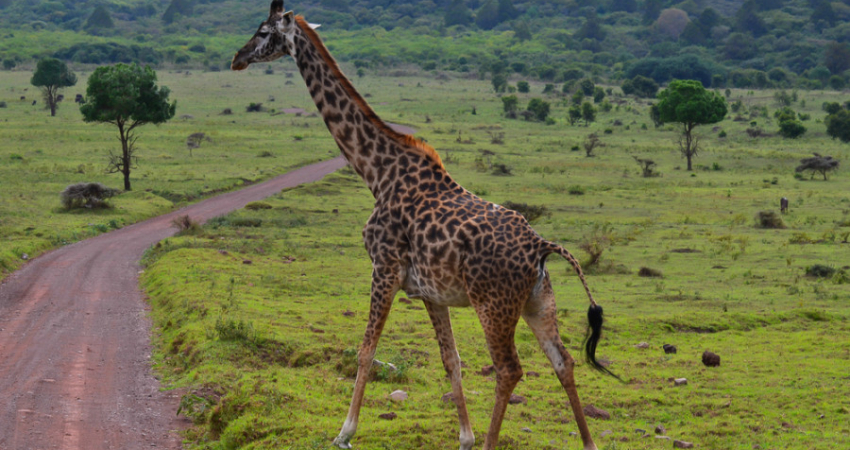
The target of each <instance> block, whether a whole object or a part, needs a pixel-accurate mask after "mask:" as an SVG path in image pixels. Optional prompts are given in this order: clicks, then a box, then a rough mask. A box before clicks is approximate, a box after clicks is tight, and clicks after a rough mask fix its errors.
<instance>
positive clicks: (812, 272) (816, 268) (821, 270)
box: [806, 264, 835, 278]
mask: <svg viewBox="0 0 850 450" xmlns="http://www.w3.org/2000/svg"><path fill="white" fill-rule="evenodd" d="M834 274H835V267H830V266H825V265H823V264H814V265H812V266H810V267H807V268H806V276H807V277H812V278H829V277H831V276H833V275H834Z"/></svg>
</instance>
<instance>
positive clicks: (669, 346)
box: [662, 344, 679, 355]
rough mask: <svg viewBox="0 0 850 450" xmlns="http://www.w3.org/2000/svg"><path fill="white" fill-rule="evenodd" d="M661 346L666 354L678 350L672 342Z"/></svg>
mask: <svg viewBox="0 0 850 450" xmlns="http://www.w3.org/2000/svg"><path fill="white" fill-rule="evenodd" d="M662 348H663V349H664V353H667V354H668V355H669V354H671V353H676V352H677V351H679V349H677V348H676V346H675V345H672V344H664V345H663V346H662Z"/></svg>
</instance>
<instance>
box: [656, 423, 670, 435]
mask: <svg viewBox="0 0 850 450" xmlns="http://www.w3.org/2000/svg"><path fill="white" fill-rule="evenodd" d="M666 432H667V429H666V428H664V425H658V426H657V427H655V434H664V433H666Z"/></svg>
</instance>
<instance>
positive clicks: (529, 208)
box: [502, 201, 549, 223]
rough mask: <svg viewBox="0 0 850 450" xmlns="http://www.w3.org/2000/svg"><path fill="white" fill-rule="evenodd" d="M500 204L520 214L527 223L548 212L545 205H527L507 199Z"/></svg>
mask: <svg viewBox="0 0 850 450" xmlns="http://www.w3.org/2000/svg"><path fill="white" fill-rule="evenodd" d="M502 206H504V207H505V208H508V209H512V210H514V211H516V212H518V213H520V214H522V216H523V217H525V220H527V221H528V222H529V223H531V222H534V221H535V220H537V219H539V218H541V217H543V216H546V215H548V214H549V208H547V207H546V205H529V204H526V203H514V202H511V201H507V202H505V203H503V204H502Z"/></svg>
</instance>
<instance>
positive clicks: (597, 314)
mask: <svg viewBox="0 0 850 450" xmlns="http://www.w3.org/2000/svg"><path fill="white" fill-rule="evenodd" d="M553 247H554V248H553V250H554V252H555V253H557V254H559V255H561V257H563V258H564V259H566V260H567V262H569V263H570V264H571V265H572V266H573V269H575V271H576V274H578V278H579V280H581V284H582V286H584V291H585V292H587V298H588V299H589V300H590V308H588V310H587V333H586V334H585V337H584V343H583V345H584V358H585V361H587V363H588V364H590V367H592V368H593V369H595V370H598V371H600V372H602V373H604V374H607V375H611V376H612V377H614V378H616V379H618V380H620V381H623V379H622V378H620V377H619V376H617V375H616V374H614V373H613V372H611V371H610V370H608V368H607V367H605V366H603V365H602V363H600V362H599V361H598V360H597V359H596V347H597V346H598V345H599V340H600V339H601V338H602V323H603V322H604V320H603V318H602V307H601V306H599V305H598V304H597V303H596V300H594V299H593V294H591V293H590V288H589V287H587V280H585V278H584V272H582V270H581V265H580V264H579V262H578V260H577V259H576V258H575V257H574V256H573V255H572V254H571V253H570V252H569V251H567V249H565V248H564V247H561V246H559V245H556V244H553Z"/></svg>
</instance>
